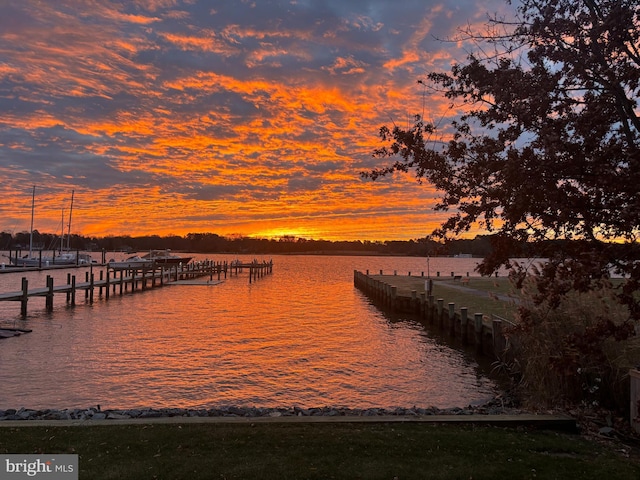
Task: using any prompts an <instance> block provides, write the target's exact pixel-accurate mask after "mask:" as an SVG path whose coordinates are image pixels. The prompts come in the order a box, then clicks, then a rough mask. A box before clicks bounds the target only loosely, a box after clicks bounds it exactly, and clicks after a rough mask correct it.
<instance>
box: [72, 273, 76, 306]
mask: <svg viewBox="0 0 640 480" xmlns="http://www.w3.org/2000/svg"><path fill="white" fill-rule="evenodd" d="M75 304H76V276H75V275H72V276H71V305H75Z"/></svg>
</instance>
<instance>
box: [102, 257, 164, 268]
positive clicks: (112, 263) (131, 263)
mask: <svg viewBox="0 0 640 480" xmlns="http://www.w3.org/2000/svg"><path fill="white" fill-rule="evenodd" d="M152 265H153V261H151V260H148V259H146V258H142V257H139V256H137V255H135V256H133V257H129V258H127V259H125V260H122V261H116V260H114V259H113V258H112V259H111V260H109V262H108V263H107V266H108V267H109V268H111V269H113V270H134V269H138V268H144V267H150V266H152Z"/></svg>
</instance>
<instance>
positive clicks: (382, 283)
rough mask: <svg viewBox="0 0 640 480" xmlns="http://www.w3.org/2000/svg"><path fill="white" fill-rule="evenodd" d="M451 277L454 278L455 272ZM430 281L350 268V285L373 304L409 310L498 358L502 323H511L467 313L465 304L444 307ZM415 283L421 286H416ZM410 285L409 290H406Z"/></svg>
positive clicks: (504, 340)
mask: <svg viewBox="0 0 640 480" xmlns="http://www.w3.org/2000/svg"><path fill="white" fill-rule="evenodd" d="M423 275H424V274H423ZM452 278H454V280H457V279H456V277H455V275H453V274H452ZM431 282H432V281H431V280H428V279H427V278H425V277H424V276H422V277H411V276H408V277H401V276H397V275H395V274H394V276H393V277H391V279H390V278H387V277H385V276H384V275H382V272H380V275H370V274H369V272H368V271H367V272H366V273H362V272H359V271H357V270H356V271H354V285H355V286H356V287H357V288H358V289H359V290H361V291H362V292H363V293H365V294H366V295H367V296H368V297H369V298H370V299H371V300H372V301H373V302H374V303H376V304H378V305H380V306H382V307H383V308H385V309H388V310H390V311H392V312H395V313H409V314H413V315H416V316H417V317H418V318H420V319H422V320H425V321H426V322H427V323H428V324H430V325H436V326H438V327H439V328H440V329H441V330H443V331H447V332H448V333H449V335H450V336H451V337H458V338H460V340H461V341H462V343H463V344H468V345H475V348H476V352H477V353H479V354H483V355H486V356H488V357H490V358H496V359H502V358H504V356H505V353H506V352H507V347H508V340H507V338H506V336H505V334H504V328H505V326H507V325H509V324H511V322H509V321H508V320H506V319H504V318H501V317H499V316H497V315H493V314H490V315H485V314H483V313H479V312H473V313H472V312H469V311H468V309H467V308H466V307H461V308H460V309H459V311H456V308H455V303H453V302H450V303H448V304H447V305H446V306H445V303H444V299H443V298H435V297H434V296H433V295H432V294H431V290H432V287H431V286H430V285H432V283H431ZM416 283H417V284H421V285H422V286H423V288H422V287H421V288H419V289H418V288H416V286H415V285H416ZM409 286H411V290H410V291H407V289H408V288H409ZM399 287H400V288H399Z"/></svg>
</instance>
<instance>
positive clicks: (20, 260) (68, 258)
mask: <svg viewBox="0 0 640 480" xmlns="http://www.w3.org/2000/svg"><path fill="white" fill-rule="evenodd" d="M73 193H74V192H72V193H71V208H72V209H73ZM35 203H36V187H35V185H34V186H33V192H32V194H31V231H30V234H29V254H28V255H25V256H24V257H17V256H16V257H10V258H9V261H10V262H11V263H12V264H13V265H14V266H16V267H42V266H49V265H83V264H89V263H91V256H89V255H87V254H81V253H76V252H71V251H66V252H62V249H61V250H60V253H59V254H58V255H55V254H54V255H52V256H46V257H45V256H42V251H40V254H39V255H38V256H37V257H36V256H34V255H33V217H34V212H35ZM63 217H64V213H63ZM63 223H64V219H63ZM63 235H64V226H63ZM70 238H71V213H69V235H68V239H67V247H68V246H69V240H70ZM61 243H62V239H61Z"/></svg>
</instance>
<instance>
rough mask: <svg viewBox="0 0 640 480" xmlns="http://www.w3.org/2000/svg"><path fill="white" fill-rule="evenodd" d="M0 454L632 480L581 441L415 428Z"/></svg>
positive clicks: (24, 441)
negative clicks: (64, 454)
mask: <svg viewBox="0 0 640 480" xmlns="http://www.w3.org/2000/svg"><path fill="white" fill-rule="evenodd" d="M0 453H77V454H79V467H80V475H79V478H81V479H85V478H86V479H89V478H90V479H94V480H99V479H145V478H148V479H151V478H153V479H189V480H197V479H245V478H248V479H253V478H259V479H279V480H281V479H305V478H308V479H331V478H333V479H341V478H343V479H358V478H362V479H387V480H392V479H395V478H397V479H398V480H402V479H425V478H428V479H450V478H460V479H470V478H473V479H496V478H514V479H516V478H517V479H524V478H538V479H540V478H543V479H546V478H559V479H573V478H575V479H602V478H607V480H614V479H630V478H640V461H638V460H637V459H634V458H631V459H629V458H624V457H623V456H622V455H621V454H619V453H617V452H615V451H614V450H613V449H612V448H610V447H606V446H602V445H600V444H597V443H594V442H590V441H587V440H585V439H584V438H582V437H580V436H578V435H571V434H564V433H556V432H550V431H526V430H524V429H515V428H498V427H490V426H478V425H440V424H419V423H373V424H358V423H348V424H343V423H255V424H218V423H213V424H182V425H180V424H178V425H176V424H146V425H106V426H91V427H84V426H83V427H78V426H74V427H62V426H61V427H57V426H56V427H15V428H14V427H4V428H0Z"/></svg>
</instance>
